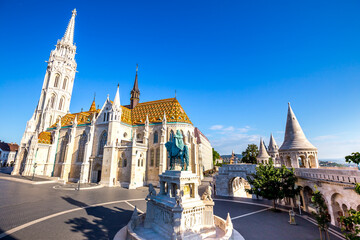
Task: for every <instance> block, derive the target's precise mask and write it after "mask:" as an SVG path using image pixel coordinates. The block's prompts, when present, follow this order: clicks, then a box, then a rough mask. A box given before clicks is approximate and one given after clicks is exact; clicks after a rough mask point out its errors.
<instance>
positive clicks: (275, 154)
mask: <svg viewBox="0 0 360 240" xmlns="http://www.w3.org/2000/svg"><path fill="white" fill-rule="evenodd" d="M268 153H269V155H270V157H271V158H272V159H273V162H274V164H275V165H279V164H280V163H279V160H280V159H279V147H278V145H277V144H276V142H275V139H274V137H273V135H272V133H271V134H270V142H269V146H268Z"/></svg>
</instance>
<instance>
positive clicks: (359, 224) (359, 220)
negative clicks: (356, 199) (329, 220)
mask: <svg viewBox="0 0 360 240" xmlns="http://www.w3.org/2000/svg"><path fill="white" fill-rule="evenodd" d="M348 214H349V216H347V217H345V216H341V217H340V221H341V223H342V225H343V227H342V228H341V231H343V232H345V233H344V235H345V237H346V239H348V240H360V236H359V233H360V212H359V211H355V210H354V209H350V210H349V211H348Z"/></svg>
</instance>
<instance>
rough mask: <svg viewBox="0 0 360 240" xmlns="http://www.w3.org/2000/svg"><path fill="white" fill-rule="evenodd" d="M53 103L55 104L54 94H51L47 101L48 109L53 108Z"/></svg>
mask: <svg viewBox="0 0 360 240" xmlns="http://www.w3.org/2000/svg"><path fill="white" fill-rule="evenodd" d="M55 103H56V94H55V93H53V94H52V95H51V97H50V99H49V107H50V108H55Z"/></svg>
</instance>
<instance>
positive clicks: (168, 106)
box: [121, 98, 192, 125]
mask: <svg viewBox="0 0 360 240" xmlns="http://www.w3.org/2000/svg"><path fill="white" fill-rule="evenodd" d="M129 110H130V109H129ZM130 111H131V122H132V124H133V125H136V124H144V123H145V120H146V115H148V116H149V121H150V122H151V123H156V122H162V119H163V117H164V112H165V114H166V121H167V122H183V123H190V124H192V122H191V121H190V119H189V117H188V116H187V115H186V113H185V111H184V109H183V108H182V107H181V105H180V103H179V102H178V100H177V99H176V98H168V99H162V100H157V101H151V102H144V103H139V104H138V105H136V107H135V108H134V109H132V110H130ZM121 120H122V119H121Z"/></svg>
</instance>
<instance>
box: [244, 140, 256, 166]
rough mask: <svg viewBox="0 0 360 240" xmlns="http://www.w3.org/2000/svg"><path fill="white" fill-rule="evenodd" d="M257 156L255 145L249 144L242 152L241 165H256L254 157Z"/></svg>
mask: <svg viewBox="0 0 360 240" xmlns="http://www.w3.org/2000/svg"><path fill="white" fill-rule="evenodd" d="M258 154H259V149H258V147H257V145H256V144H249V145H248V146H247V148H246V150H245V151H244V152H242V154H241V155H242V156H243V157H242V159H241V161H242V162H243V163H253V164H256V163H257V162H256V156H257V155H258Z"/></svg>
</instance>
